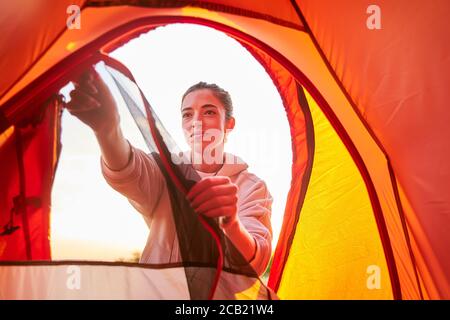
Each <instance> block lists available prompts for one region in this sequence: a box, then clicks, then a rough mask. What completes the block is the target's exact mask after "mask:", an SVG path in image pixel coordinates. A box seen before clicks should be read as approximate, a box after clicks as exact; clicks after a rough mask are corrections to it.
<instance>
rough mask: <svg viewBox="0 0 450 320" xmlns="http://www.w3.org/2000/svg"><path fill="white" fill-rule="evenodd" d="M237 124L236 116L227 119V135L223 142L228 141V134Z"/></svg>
mask: <svg viewBox="0 0 450 320" xmlns="http://www.w3.org/2000/svg"><path fill="white" fill-rule="evenodd" d="M235 124H236V120H234V117H230V118H229V119H227V120H225V136H224V139H223V142H227V138H228V134H229V133H230V132H231V131H232V130H233V129H234V125H235Z"/></svg>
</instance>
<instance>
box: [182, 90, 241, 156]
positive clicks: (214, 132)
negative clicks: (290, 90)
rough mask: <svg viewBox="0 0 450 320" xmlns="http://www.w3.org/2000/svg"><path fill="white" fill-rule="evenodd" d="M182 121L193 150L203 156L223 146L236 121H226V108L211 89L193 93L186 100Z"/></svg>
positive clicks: (183, 106)
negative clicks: (207, 151) (206, 151)
mask: <svg viewBox="0 0 450 320" xmlns="http://www.w3.org/2000/svg"><path fill="white" fill-rule="evenodd" d="M181 119H182V126H183V133H184V137H185V139H186V141H187V143H188V144H189V146H190V147H191V150H192V151H194V152H196V153H201V154H202V155H203V154H204V151H205V150H208V149H209V150H211V149H212V148H216V147H218V146H223V143H224V138H225V136H226V133H227V131H229V130H231V129H233V127H234V119H232V118H231V119H229V120H226V117H225V107H224V106H223V105H222V103H221V102H220V100H219V99H217V98H216V96H215V95H214V93H213V92H212V91H211V90H209V89H199V90H196V91H193V92H191V93H189V94H188V95H187V96H186V97H185V98H184V100H183V103H182V105H181Z"/></svg>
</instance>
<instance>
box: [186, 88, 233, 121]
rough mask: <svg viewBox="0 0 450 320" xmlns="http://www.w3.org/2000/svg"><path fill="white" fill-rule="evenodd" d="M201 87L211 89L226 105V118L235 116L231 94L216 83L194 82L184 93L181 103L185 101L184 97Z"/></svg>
mask: <svg viewBox="0 0 450 320" xmlns="http://www.w3.org/2000/svg"><path fill="white" fill-rule="evenodd" d="M201 89H209V90H211V91H212V92H213V94H214V95H215V96H216V98H217V99H219V100H220V102H221V103H222V104H223V106H224V107H225V119H226V120H228V119H230V118H231V117H232V116H233V103H232V102H231V96H230V94H229V93H228V91H226V90H224V89H222V88H221V87H219V86H218V85H217V84H215V83H206V82H203V81H200V82H199V83H196V84H194V85H193V86H191V87H190V88H189V89H187V90H186V92H185V93H184V94H183V98H181V103H183V101H184V98H185V97H186V96H187V95H188V94H189V93H191V92H194V91H197V90H201Z"/></svg>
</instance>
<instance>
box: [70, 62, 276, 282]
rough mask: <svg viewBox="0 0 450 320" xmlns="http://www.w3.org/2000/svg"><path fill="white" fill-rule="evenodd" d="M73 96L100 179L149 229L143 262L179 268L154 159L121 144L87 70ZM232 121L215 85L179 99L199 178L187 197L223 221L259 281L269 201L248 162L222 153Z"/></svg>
mask: <svg viewBox="0 0 450 320" xmlns="http://www.w3.org/2000/svg"><path fill="white" fill-rule="evenodd" d="M70 95H71V101H70V102H69V103H68V104H67V109H68V110H69V111H70V113H71V114H72V115H74V116H76V117H77V118H78V119H80V120H81V121H82V122H83V123H85V124H86V125H88V126H89V127H90V128H92V130H93V131H94V133H95V136H96V138H97V141H98V143H99V145H100V149H101V153H102V155H101V161H100V162H101V169H102V173H103V176H104V177H105V179H106V181H107V182H108V184H109V185H110V186H111V187H112V188H114V189H115V190H116V191H118V192H120V193H121V194H123V195H124V196H126V197H127V198H128V200H129V202H130V203H131V204H132V205H133V206H134V207H135V208H136V209H137V210H138V211H139V212H140V213H141V214H142V215H143V217H144V219H145V221H146V223H147V225H148V227H149V229H150V233H149V237H148V241H147V244H146V247H145V249H144V251H143V253H142V257H141V262H142V263H172V262H180V261H181V255H180V251H179V246H178V240H177V237H176V229H175V223H174V221H173V216H172V215H171V214H167V213H168V212H170V211H171V210H172V209H171V204H170V197H169V194H168V190H167V186H166V182H165V179H164V176H163V175H162V173H161V172H160V170H159V169H158V165H157V163H156V162H155V160H154V159H153V157H152V156H151V155H148V154H146V153H145V152H143V151H142V150H139V149H137V148H135V147H133V146H132V145H131V144H130V143H129V142H128V141H127V140H126V139H125V138H124V136H123V133H122V131H121V128H120V124H119V123H120V119H119V114H118V111H117V106H116V103H115V101H114V99H113V97H112V95H111V94H110V92H109V90H108V88H107V86H106V85H105V83H104V82H103V81H102V80H101V79H100V77H99V75H98V74H97V73H96V72H95V70H93V69H90V70H89V71H87V72H85V73H84V74H83V75H82V76H81V77H80V79H79V80H78V81H77V82H76V83H75V90H73V91H72V92H71V93H70ZM232 114H233V106H232V102H231V98H230V95H229V94H228V92H226V91H225V90H223V89H221V88H220V87H219V86H217V85H215V84H207V83H204V82H200V83H198V84H196V85H194V86H192V87H191V88H189V89H188V90H187V91H186V93H185V94H184V95H183V97H182V102H181V118H182V128H183V132H184V135H185V138H186V140H187V142H188V144H189V146H190V149H191V150H190V152H189V157H190V160H191V165H192V166H193V168H194V169H195V170H196V171H197V173H198V174H199V175H200V177H201V178H202V179H201V180H200V181H199V182H197V183H196V184H195V185H194V186H193V187H192V188H191V190H190V191H189V193H188V195H187V198H188V200H189V201H190V203H191V206H192V207H193V208H194V209H195V212H197V213H198V214H202V215H204V216H207V217H221V218H220V221H221V223H220V227H221V228H222V229H223V231H224V233H225V234H226V235H227V236H228V238H229V239H230V240H231V241H232V242H233V244H234V245H235V246H236V247H237V248H238V249H239V250H240V251H241V254H242V255H243V257H244V258H245V259H246V260H247V261H248V262H249V263H250V265H251V266H252V267H253V268H254V269H255V271H256V272H257V273H258V274H260V275H261V274H262V273H264V271H265V269H266V267H267V265H268V262H269V259H270V255H271V240H272V228H271V222H270V216H271V205H272V197H271V195H270V193H269V191H268V189H267V186H266V184H265V183H264V181H262V180H261V179H259V178H258V177H257V176H256V175H254V174H252V173H250V172H248V170H247V168H248V165H247V164H245V162H243V161H242V160H241V159H239V158H237V157H235V156H232V155H230V154H227V153H225V151H224V145H225V141H226V137H227V134H228V133H229V132H230V131H231V130H232V129H233V128H234V125H235V119H234V118H233V115H232Z"/></svg>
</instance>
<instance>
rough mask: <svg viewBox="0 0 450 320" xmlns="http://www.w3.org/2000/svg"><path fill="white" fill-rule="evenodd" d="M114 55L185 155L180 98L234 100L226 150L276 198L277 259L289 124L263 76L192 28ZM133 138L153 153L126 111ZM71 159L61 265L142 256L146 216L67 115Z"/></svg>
mask: <svg viewBox="0 0 450 320" xmlns="http://www.w3.org/2000/svg"><path fill="white" fill-rule="evenodd" d="M112 56H113V57H114V58H116V59H118V60H120V61H122V62H123V63H124V64H125V65H126V66H127V67H128V68H129V69H130V70H131V72H132V73H133V75H134V77H135V78H136V80H137V83H138V85H139V86H140V87H141V89H142V90H143V92H144V94H145V95H146V97H147V99H148V100H149V102H150V103H151V105H152V106H153V108H154V109H155V110H156V112H157V114H158V116H159V118H160V119H161V121H162V123H163V124H164V126H165V127H166V129H167V130H168V131H169V133H170V134H171V135H172V136H173V137H174V138H175V140H176V141H177V143H178V144H179V145H180V146H181V147H182V149H183V150H186V149H187V146H186V144H185V142H184V139H183V138H182V131H181V115H180V112H179V108H180V104H181V96H182V95H183V93H184V92H185V91H186V89H187V88H188V87H190V86H191V85H192V84H195V83H197V82H198V81H206V82H213V83H216V84H218V85H219V86H221V87H223V88H224V89H225V90H227V91H229V92H230V94H231V97H232V100H233V105H234V116H235V118H236V127H235V129H234V131H233V132H232V133H231V135H230V136H229V138H228V143H227V145H226V151H227V152H231V153H234V154H236V155H238V156H240V157H241V158H242V159H244V160H245V161H246V162H247V163H248V164H249V171H250V172H253V173H255V174H256V175H257V176H259V177H260V178H261V179H263V180H264V181H266V183H267V185H268V187H269V190H270V192H271V194H272V196H273V198H274V203H273V207H272V225H273V231H274V241H273V248H274V250H275V246H276V241H277V239H278V234H279V230H280V228H281V223H282V218H283V212H284V207H285V203H286V196H287V193H288V190H289V186H290V180H291V163H292V149H291V137H290V131H289V124H288V121H287V118H286V114H285V111H284V108H283V105H282V102H281V98H280V96H279V94H278V92H277V90H276V88H275V86H274V85H273V83H272V81H271V79H270V77H269V76H268V75H267V73H266V72H265V71H264V69H263V67H262V66H261V65H260V64H259V63H258V62H257V61H256V60H255V59H254V58H253V57H252V56H251V55H250V54H249V53H248V52H247V51H246V50H245V49H244V48H243V47H241V46H240V44H239V43H238V42H236V41H235V40H233V39H231V38H229V37H228V36H226V35H224V34H223V33H220V32H218V31H216V30H213V29H210V28H206V27H201V26H195V25H187V24H177V25H170V26H167V27H162V28H158V29H156V30H154V31H151V32H149V33H147V34H145V35H141V36H140V37H139V38H137V39H135V40H133V41H130V42H129V43H128V44H126V45H124V46H123V47H121V48H119V49H118V50H116V51H115V52H114V53H113V54H112ZM119 112H120V114H121V125H122V129H123V131H124V134H125V136H126V137H127V138H128V139H129V140H130V141H131V142H132V143H133V144H134V145H135V146H137V147H139V148H141V149H143V150H145V151H146V152H148V150H147V148H146V146H145V144H144V142H143V139H142V137H141V135H140V133H139V131H138V130H137V127H136V125H135V124H134V121H133V119H132V118H131V116H130V115H129V113H128V110H127V109H126V108H125V107H124V106H123V105H119ZM62 127H63V132H62V143H63V151H62V154H61V159H60V162H59V165H58V171H57V176H56V179H55V184H54V188H53V196H52V198H53V210H52V223H51V237H52V251H53V258H54V259H55V260H58V259H87V260H112V261H114V260H118V259H129V258H131V257H132V255H133V252H136V251H139V252H140V251H142V250H143V248H144V246H145V242H146V238H147V235H148V230H147V227H146V225H145V223H144V221H143V219H142V218H141V216H140V214H139V213H138V212H137V211H135V210H134V208H133V207H132V206H131V205H130V204H129V203H128V201H127V199H126V198H124V197H123V196H121V195H120V194H118V193H117V192H115V191H114V190H112V189H111V188H110V187H109V186H108V185H107V184H106V182H105V181H104V179H103V177H102V175H101V172H100V162H99V161H100V150H99V148H98V145H97V142H96V140H95V137H94V135H93V133H92V132H91V131H90V129H88V128H87V127H86V126H84V124H82V123H81V122H80V121H78V120H77V119H75V118H74V117H72V116H71V115H70V114H69V113H67V112H65V113H64V115H63V124H62Z"/></svg>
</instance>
